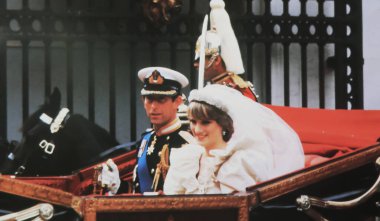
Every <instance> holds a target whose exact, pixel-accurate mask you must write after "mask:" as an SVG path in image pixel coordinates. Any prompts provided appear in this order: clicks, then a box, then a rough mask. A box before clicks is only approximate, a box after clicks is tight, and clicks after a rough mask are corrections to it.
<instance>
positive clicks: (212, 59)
mask: <svg viewBox="0 0 380 221" xmlns="http://www.w3.org/2000/svg"><path fill="white" fill-rule="evenodd" d="M218 56H219V53H214V54H212V55H211V58H210V59H209V62H208V64H207V66H206V67H205V70H206V69H209V68H210V67H211V66H212V65H213V64H214V62H215V60H216V58H217V57H218Z"/></svg>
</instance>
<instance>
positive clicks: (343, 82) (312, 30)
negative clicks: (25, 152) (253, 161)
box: [0, 0, 380, 220]
mask: <svg viewBox="0 0 380 221" xmlns="http://www.w3.org/2000/svg"><path fill="white" fill-rule="evenodd" d="M5 2H7V4H8V3H9V4H8V5H12V4H15V6H14V7H13V8H12V7H10V10H9V8H7V7H6V3H5ZM13 2H16V3H13ZM17 2H21V1H2V2H1V3H0V9H1V11H2V16H3V17H2V18H3V20H4V21H9V23H10V27H7V26H4V28H2V29H1V30H0V32H1V33H2V36H3V37H2V38H1V39H0V45H1V47H0V53H1V54H2V55H3V56H1V57H0V63H1V64H2V65H0V66H1V72H0V90H1V93H0V104H1V105H0V117H1V118H2V120H3V118H6V116H7V110H10V111H15V110H19V109H22V111H20V112H21V113H12V116H13V115H14V117H13V118H9V119H8V120H7V121H6V122H3V121H2V123H1V124H0V132H1V133H2V134H1V135H2V137H7V136H6V134H5V131H7V129H8V128H7V122H8V124H10V122H11V124H12V125H13V124H15V125H19V124H21V121H22V120H21V119H25V118H26V117H27V115H28V110H29V108H31V109H32V106H33V104H34V102H37V101H35V100H31V101H30V102H29V100H28V97H34V96H35V97H37V96H36V94H48V93H49V92H50V91H49V88H51V87H52V86H53V85H54V84H59V85H58V86H61V88H66V90H67V91H66V92H67V99H66V100H67V106H68V107H69V108H70V109H72V107H76V108H77V109H81V108H82V109H85V110H88V117H89V118H90V120H91V121H96V120H97V117H98V118H102V117H103V118H107V117H108V115H107V114H109V116H111V117H110V120H109V124H110V130H111V134H115V130H116V128H117V129H119V130H121V129H120V126H125V125H126V124H124V125H117V124H116V122H117V121H120V122H130V125H129V128H122V130H121V133H125V134H126V131H128V129H131V128H135V130H130V133H131V135H130V137H127V138H128V140H133V139H135V138H136V131H141V129H142V128H139V127H145V126H144V125H143V124H141V125H140V121H139V120H141V118H142V117H141V113H140V112H141V110H142V109H141V107H139V106H138V105H139V103H138V102H137V101H136V100H137V99H136V97H138V96H137V93H136V91H137V87H136V85H137V81H136V77H135V76H134V75H133V73H135V72H136V70H137V68H138V67H140V66H144V65H148V64H156V63H160V64H163V65H166V64H167V65H168V66H178V67H182V66H183V67H187V66H189V65H188V64H190V63H191V62H192V61H193V57H194V56H193V50H192V48H193V45H194V43H195V42H194V41H195V38H196V36H197V35H198V34H199V31H198V26H199V24H200V22H201V18H202V17H203V15H204V14H205V13H207V12H204V11H201V12H199V11H197V7H195V6H194V5H195V2H201V1H190V2H191V3H190V4H191V6H190V7H189V8H190V9H189V10H188V15H187V14H186V15H181V16H179V17H178V19H176V20H175V21H174V22H173V23H171V24H169V25H168V26H165V27H158V28H157V27H156V26H154V25H152V24H150V23H148V22H146V19H145V18H143V17H142V16H141V17H138V16H139V14H138V10H137V7H132V8H129V5H137V4H138V2H139V1H118V0H113V1H112V0H103V1H101V0H99V1H63V0H62V1H34V2H41V3H40V4H44V5H43V6H41V5H38V6H39V7H29V8H28V7H26V5H27V4H26V2H27V1H23V2H25V4H24V3H22V4H21V3H20V6H19V5H17ZM30 2H33V1H30ZM42 2H43V3H42ZM78 2H79V3H78ZM93 2H104V3H105V4H104V5H107V7H104V5H101V4H97V3H93ZM109 2H111V3H110V4H108V3H109ZM144 2H147V1H144ZM160 2H163V3H165V2H166V1H160ZM226 2H227V1H226ZM231 2H232V4H230V5H229V6H230V7H231V6H241V5H244V4H235V2H237V1H229V3H231ZM255 2H256V3H257V2H258V1H250V0H248V1H240V2H239V3H246V4H245V5H246V8H248V9H250V8H254V6H252V4H253V3H255ZM263 2H264V3H263V4H264V5H265V7H266V8H265V12H263V13H262V15H257V14H253V13H250V12H249V10H246V11H244V13H246V16H245V17H244V18H242V17H240V15H241V11H239V13H236V12H235V15H239V16H235V17H232V21H233V23H234V24H235V25H234V27H236V28H235V31H236V33H237V36H238V38H239V41H241V42H240V43H244V44H243V45H244V47H242V48H245V49H244V50H242V53H243V57H244V58H245V60H246V61H248V64H247V67H248V69H247V78H248V79H250V80H254V81H255V83H256V84H257V85H258V86H259V88H257V89H258V90H259V94H260V95H262V97H261V98H260V99H262V101H265V102H268V103H271V102H272V101H275V100H274V99H272V98H273V97H276V96H275V95H274V96H271V93H272V92H273V91H272V88H276V87H278V91H281V89H283V91H284V99H283V100H284V102H283V103H284V104H285V105H291V104H292V102H291V101H290V100H291V99H290V94H291V90H290V87H291V85H288V84H287V83H289V82H290V81H291V75H292V74H291V73H292V72H293V71H296V72H297V70H294V69H296V68H295V67H293V66H292V63H291V62H290V60H291V59H290V57H291V56H290V53H289V51H290V52H293V53H295V54H296V55H299V59H298V60H301V63H299V64H298V63H297V64H296V65H299V66H300V69H301V70H299V71H298V72H297V73H295V74H299V76H302V79H300V82H301V81H302V82H301V86H300V87H302V89H301V88H300V91H301V93H302V95H300V96H301V97H299V98H300V100H302V104H300V103H299V104H298V105H299V106H301V105H302V106H307V104H308V88H307V85H308V76H314V75H315V76H317V75H318V76H320V78H319V80H318V83H317V84H318V86H319V89H320V90H319V91H318V93H319V97H318V98H316V99H319V101H320V102H319V106H320V107H321V108H326V107H327V108H330V107H332V106H334V105H331V104H330V103H334V102H331V99H330V100H329V101H330V103H329V102H326V101H327V100H328V99H326V95H327V92H326V91H325V90H324V89H325V85H326V84H328V82H329V81H330V82H332V81H335V85H334V88H333V89H332V90H334V92H335V94H334V96H333V97H332V100H335V107H336V108H348V104H351V107H352V108H363V98H362V97H363V91H362V89H363V85H362V77H363V75H362V72H363V70H362V69H363V54H362V51H363V50H362V32H361V30H362V11H361V9H362V3H361V2H362V1H360V0H345V1H338V0H337V1H315V2H317V3H318V4H319V5H317V7H318V9H322V8H324V9H330V10H326V13H322V10H320V11H319V12H318V13H319V14H318V16H308V15H307V13H306V8H307V6H306V4H307V3H308V1H299V2H300V8H301V9H302V13H299V14H300V15H299V16H294V15H292V16H289V14H287V12H285V13H284V15H282V16H277V15H276V16H273V15H271V14H270V11H271V10H270V8H271V6H272V3H271V1H267V0H266V1H263ZM273 2H274V1H273ZM281 2H283V8H284V11H286V10H285V9H288V8H291V7H289V4H288V3H289V2H298V1H285V0H284V1H281ZM106 3H107V4H106ZM227 3H228V2H227ZM35 4H38V3H35ZM86 4H88V5H86ZM322 4H323V5H322ZM273 5H275V4H273ZM310 5H312V4H310ZM331 5H332V6H334V7H329V6H331ZM124 6H125V7H124ZM255 6H257V5H255ZM198 7H199V6H198ZM200 8H205V7H203V6H200ZM236 8H239V7H236ZM236 8H235V9H236ZM87 9H88V10H87ZM145 9H146V8H145ZM332 11H333V16H331V15H329V13H331V12H332ZM99 12H100V13H99ZM126 12H127V13H126ZM146 12H147V11H145V13H146ZM151 18H152V17H150V19H151ZM28 20H30V22H31V25H30V26H28V25H24V26H21V27H20V26H18V23H17V22H18V21H21V22H20V24H26V23H28V22H29V21H28ZM342 24H344V25H342ZM344 26H346V27H344ZM264 27H265V28H264ZM279 28H280V29H279ZM348 30H349V31H350V33H349V34H347V33H348ZM86 31H88V33H86ZM147 45H148V46H147ZM189 45H190V46H189ZM279 45H281V47H280V48H281V50H280V51H276V50H273V49H271V48H276V47H277V46H279ZM29 46H30V48H29ZM327 46H331V47H327ZM189 48H191V49H189ZM310 48H311V50H310ZM7 50H8V51H7ZM177 51H178V53H177ZM282 51H283V52H284V57H283V60H284V64H283V66H284V67H283V68H282V67H281V70H283V71H279V73H280V72H281V73H280V74H278V75H274V74H276V73H272V70H271V67H272V64H273V63H275V62H272V58H273V57H274V58H273V59H276V57H275V56H276V55H277V54H279V52H282ZM316 51H318V53H317V52H316ZM331 51H334V53H333V54H328V52H329V53H330V52H331ZM169 52H170V53H169ZM325 52H326V53H325ZM311 53H315V54H318V56H319V59H318V62H315V63H316V64H314V68H309V67H308V64H307V60H308V59H309V58H308V56H307V55H308V54H311ZM16 55H19V56H16ZM34 55H35V56H34ZM12 56H14V57H12ZM76 58H81V59H76ZM82 58H83V59H82ZM263 58H265V61H263V60H262V59H263ZM297 58H298V57H297ZM42 60H43V61H44V62H45V63H42V62H41V61H42ZM84 60H86V61H87V63H88V64H86V62H83V61H84ZM277 60H278V58H277ZM280 60H281V59H280ZM9 61H12V62H14V63H12V62H9ZM54 61H62V63H65V62H66V63H67V65H66V66H64V65H62V64H61V62H56V63H59V64H58V65H57V64H56V63H55V62H54ZM78 61H79V62H78ZM126 61H127V62H128V64H127V65H126V64H125V62H126ZM7 62H8V63H7ZM29 63H30V64H29ZM184 63H185V64H184ZM252 63H254V64H255V65H252ZM32 65H33V66H32ZM61 65H62V66H64V67H62V66H61ZM256 65H257V66H256ZM260 65H261V66H260ZM21 66H22V68H20V67H21ZM29 66H32V68H30V67H29ZM105 67H109V70H108V71H107V70H105V69H107V68H105ZM29 68H30V70H29ZM33 68H34V69H33ZM35 69H36V70H44V71H41V73H39V72H38V73H35V72H34V70H35ZM309 69H313V70H316V71H315V72H311V73H309ZM325 69H329V70H327V71H326V70H325ZM330 69H333V71H334V74H335V77H334V80H332V79H331V78H330V77H331V75H332V73H331V70H330ZM62 70H66V72H65V73H64V74H57V73H61V71H62ZM98 70H101V71H98ZM325 71H326V72H327V73H325ZM7 72H9V73H12V76H8V75H7ZM100 72H101V74H99V73H100ZM106 72H109V73H108V75H106V74H104V73H106ZM186 72H187V73H188V74H189V78H190V79H191V81H192V84H193V85H194V84H195V77H193V76H195V75H194V70H193V69H192V68H191V67H187V69H186ZM257 72H259V73H262V74H263V75H264V74H265V77H263V76H259V77H258V76H256V73H257ZM273 72H274V71H273ZM282 72H283V73H282ZM77 73H87V74H88V82H87V80H83V78H81V76H83V75H82V74H77ZM124 73H130V76H126V75H125V74H124ZM190 73H191V74H190ZM282 74H283V76H282ZM272 75H273V76H272ZM280 75H281V76H280ZM15 76H19V78H17V79H14V78H15ZM190 76H191V77H190ZM107 77H108V78H107ZM261 77H262V78H263V79H264V80H263V79H261ZM276 77H280V78H281V79H282V78H284V84H283V85H282V86H281V87H279V85H273V86H272V80H271V79H272V78H273V79H275V78H276ZM29 78H30V80H31V83H30V82H28V81H29ZM106 78H107V79H106ZM20 79H22V80H20ZM293 80H294V79H293ZM35 81H38V82H39V83H36V82H35ZM66 81H67V83H66V84H64V83H62V82H66ZM40 82H44V83H40ZM96 82H98V84H96ZM107 82H108V83H109V84H107ZM122 82H128V84H127V83H125V84H122ZM34 83H35V84H34ZM42 84H43V85H42ZM280 84H281V82H280ZM36 85H37V87H36ZM78 85H79V87H78ZM108 85H110V86H108ZM260 85H261V87H260ZM262 85H265V87H264V86H262ZM284 85H285V86H284ZM42 86H44V87H42ZM318 86H317V87H318ZM13 88H22V91H21V92H20V91H17V90H10V89H13ZM30 89H32V90H30ZM86 89H87V90H86ZM330 89H331V88H330ZM44 90H45V91H44ZM8 91H9V92H8ZM28 91H33V93H30V94H29V92H28ZM83 91H84V92H85V93H83ZM107 91H108V92H109V99H108V100H105V101H104V100H102V99H103V98H104V97H106V96H96V95H97V94H102V95H103V94H104V93H105V92H107ZM260 92H261V93H260ZM7 93H9V94H15V95H19V97H22V98H23V101H22V105H21V106H22V108H20V105H18V104H17V103H16V104H8V103H7V98H9V97H7V96H8V94H7ZM20 93H21V94H22V96H21V95H20ZM318 93H316V94H318ZM325 93H326V94H325ZM78 94H80V95H83V94H84V95H83V96H78ZM309 94H310V92H309ZM86 95H88V97H89V99H88V101H84V102H83V100H82V97H86ZM127 97H128V98H129V101H128V102H129V103H128V102H126V101H125V100H126V98H127ZM118 98H122V99H123V100H119V99H118ZM330 98H331V97H330ZM271 99H272V100H271ZM19 100H21V99H19ZM8 101H9V99H8ZM29 103H31V104H29ZM82 103H83V106H85V107H82V106H81V105H78V104H82ZM125 103H127V104H125ZM274 103H275V102H274ZM95 104H96V105H95ZM121 104H122V105H121ZM329 104H330V105H329ZM78 106H79V108H78ZM99 106H102V107H110V108H109V110H104V109H103V110H101V111H98V110H97V112H95V109H96V108H99ZM125 106H131V107H133V108H131V109H129V108H127V107H125ZM269 107H270V108H272V109H273V110H274V111H275V112H277V113H278V114H279V115H280V116H281V117H283V118H284V119H285V121H287V122H288V123H289V124H290V125H291V126H292V127H293V128H294V129H295V130H296V132H297V133H298V134H299V135H300V137H301V141H302V143H303V147H304V150H305V153H306V158H307V161H306V163H305V168H304V169H302V170H299V171H294V172H293V173H290V174H286V175H284V176H282V177H278V178H275V179H273V180H269V181H267V182H264V183H260V184H258V185H255V186H251V187H248V188H247V192H246V193H236V194H230V195H187V196H161V195H160V196H142V195H130V194H125V195H117V196H112V197H110V196H102V195H99V194H98V193H94V185H96V183H94V174H95V170H94V168H95V166H96V165H93V166H90V167H87V168H84V169H82V170H80V171H78V172H76V173H74V174H72V175H69V176H55V177H51V176H40V177H12V176H6V175H1V176H0V192H1V193H0V209H1V212H2V213H3V214H7V213H11V212H15V211H19V210H22V209H25V208H27V207H30V206H34V205H36V204H38V203H42V202H44V203H48V204H50V205H53V207H54V213H53V212H52V211H51V210H50V209H51V207H47V209H46V210H48V211H47V212H46V211H45V210H44V211H45V212H46V213H41V212H39V211H40V209H41V208H42V206H37V207H34V208H32V209H31V210H29V211H26V213H27V214H29V215H33V214H35V215H37V214H40V215H41V216H45V215H46V216H47V217H48V218H51V215H52V214H54V215H53V220H81V219H83V220H107V219H108V220H127V219H128V220H249V219H252V220H276V219H284V218H285V217H286V219H288V220H310V218H309V216H308V215H310V216H311V217H313V218H315V219H320V217H319V216H318V213H319V212H320V213H321V214H322V215H324V216H326V217H327V218H331V219H334V220H348V219H350V220H368V219H371V218H374V217H379V216H380V214H379V208H378V205H379V203H378V202H377V201H379V198H380V197H379V193H378V190H379V179H378V175H379V172H378V171H377V169H376V166H375V161H376V159H377V158H378V157H379V156H380V144H379V140H378V138H379V137H380V113H379V111H360V110H357V111H346V110H319V109H318V110H317V109H304V108H287V107H276V106H269ZM7 108H8V109H7ZM118 108H119V109H121V110H119V109H118ZM118 111H121V112H118ZM15 112H17V111H15ZM98 112H104V116H103V115H102V116H101V117H99V116H98V115H97V114H95V113H98ZM116 113H118V114H119V117H120V115H123V116H124V115H125V116H126V115H128V116H127V117H126V118H127V119H124V118H122V119H120V118H118V119H116V117H115V115H116ZM120 113H122V114H120ZM125 113H127V114H125ZM105 115H107V116H105ZM4 116H5V117H4ZM144 117H145V116H144ZM137 122H139V124H138V123H137ZM116 125H117V126H118V127H116ZM11 129H14V128H11ZM114 161H115V162H116V163H117V164H118V167H119V170H120V174H121V176H122V179H124V180H127V181H128V180H130V179H131V177H132V169H133V166H134V164H135V152H134V151H131V152H129V153H126V154H124V155H121V156H118V157H116V158H114ZM366 191H368V192H367V194H365V193H366ZM362 194H365V195H362ZM302 195H307V196H313V197H318V198H322V199H323V200H331V201H330V202H325V201H319V200H318V199H316V198H311V197H301V196H302ZM297 199H298V200H297ZM352 199H355V200H352ZM346 200H351V201H346ZM335 201H340V202H343V203H336V202H335ZM357 204H359V205H357ZM44 205H46V204H44ZM316 207H317V208H316ZM320 207H329V208H326V209H320ZM332 207H334V208H342V209H338V210H335V209H330V208H332ZM44 208H45V207H44ZM297 208H299V210H302V211H298V210H297ZM315 208H316V209H315ZM49 211H50V213H49ZM30 212H32V213H30ZM306 214H307V215H306ZM16 215H20V214H16ZM45 218H46V217H45ZM9 219H11V220H12V219H13V217H12V214H9V216H8V215H6V217H1V218H0V220H9Z"/></svg>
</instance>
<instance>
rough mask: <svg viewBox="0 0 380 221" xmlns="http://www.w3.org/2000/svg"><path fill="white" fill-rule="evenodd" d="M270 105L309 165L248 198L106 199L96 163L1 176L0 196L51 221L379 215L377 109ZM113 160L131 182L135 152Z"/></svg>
mask: <svg viewBox="0 0 380 221" xmlns="http://www.w3.org/2000/svg"><path fill="white" fill-rule="evenodd" d="M269 107H270V108H272V109H273V110H274V111H275V112H277V113H278V114H279V115H280V116H282V117H283V118H284V119H285V120H286V121H287V122H288V123H289V124H290V125H291V126H292V127H293V128H294V129H295V130H296V131H297V133H298V134H299V135H300V138H301V141H302V143H303V147H304V151H305V154H306V162H305V168H304V169H301V170H299V171H294V172H292V173H290V174H286V175H284V176H281V177H278V178H275V179H272V180H269V181H266V182H263V183H259V184H257V185H255V186H251V187H248V188H247V192H246V193H235V194H228V195H180V196H165V195H159V196H143V195H133V194H122V195H116V196H103V195H99V193H97V192H94V186H96V182H94V174H95V173H96V170H95V166H91V167H88V168H85V169H83V170H81V171H79V172H77V173H74V174H73V175H70V176H59V177H10V176H4V175H3V176H0V191H1V192H3V194H5V196H7V197H9V199H10V200H11V201H8V202H23V203H21V204H24V205H20V204H19V206H15V205H14V204H13V205H11V206H10V205H9V204H7V206H8V207H13V208H15V207H18V208H20V207H22V206H26V205H28V204H29V205H33V204H36V203H38V202H45V203H50V204H51V205H53V207H55V208H56V215H55V216H54V218H53V220H54V219H55V220H60V219H63V220H67V219H74V220H75V219H76V218H78V219H79V218H83V220H106V219H112V220H126V219H128V220H152V219H153V218H152V217H154V220H194V219H195V220H241V221H243V220H249V219H253V220H275V219H280V218H281V217H286V218H287V219H292V220H310V217H312V218H314V219H316V220H321V219H322V217H323V216H325V217H326V218H331V219H333V220H345V219H348V218H350V219H351V220H368V219H369V220H370V218H374V217H378V216H379V215H380V214H379V208H378V206H379V202H378V201H379V200H380V196H379V193H378V190H379V188H380V187H379V186H380V180H379V178H378V175H379V172H378V170H377V169H376V164H375V161H376V159H377V158H379V157H380V144H379V142H378V139H379V137H380V132H379V131H380V111H363V110H352V111H348V110H320V109H305V108H289V107H279V106H269ZM114 161H115V163H116V164H117V165H118V167H119V169H120V174H121V177H122V179H123V180H126V181H128V180H131V177H132V170H133V166H134V163H135V151H131V152H128V153H126V154H124V155H121V156H118V157H116V158H114ZM377 166H378V167H379V166H380V162H379V160H377ZM13 197H14V198H13ZM315 197H317V198H315ZM12 200H13V201H12ZM328 200H329V201H328ZM26 202H27V203H26ZM4 205H5V204H4V202H2V206H4ZM321 208H325V209H321ZM306 214H307V215H309V216H307V215H306ZM68 217H70V218H68ZM0 220H1V218H0Z"/></svg>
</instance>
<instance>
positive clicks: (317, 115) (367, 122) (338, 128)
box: [266, 105, 380, 166]
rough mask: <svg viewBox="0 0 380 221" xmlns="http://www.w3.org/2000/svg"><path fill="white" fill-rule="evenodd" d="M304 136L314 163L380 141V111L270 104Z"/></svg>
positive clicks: (305, 144) (303, 141)
mask: <svg viewBox="0 0 380 221" xmlns="http://www.w3.org/2000/svg"><path fill="white" fill-rule="evenodd" d="M266 106H267V107H268V108H270V109H272V110H273V111H275V112H276V113H277V114H278V115H280V116H281V117H282V118H283V119H284V120H285V121H286V122H287V123H288V124H289V125H290V126H291V127H292V128H293V129H294V130H295V131H296V132H297V133H298V135H299V136H300V139H301V142H302V145H303V148H304V152H305V156H306V162H305V166H309V165H314V164H317V163H319V162H323V161H326V160H328V159H329V158H331V157H337V156H340V155H342V154H345V153H348V152H352V151H354V150H356V149H358V148H363V147H368V146H370V145H373V144H376V143H377V142H378V139H379V138H380V111H378V110H326V109H311V108H294V107H283V106H273V105H266Z"/></svg>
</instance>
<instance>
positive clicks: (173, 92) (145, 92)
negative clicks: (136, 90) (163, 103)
mask: <svg viewBox="0 0 380 221" xmlns="http://www.w3.org/2000/svg"><path fill="white" fill-rule="evenodd" d="M176 93H177V91H176V90H170V91H148V90H145V89H142V90H141V95H143V96H144V95H168V96H169V95H175V94H176Z"/></svg>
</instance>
